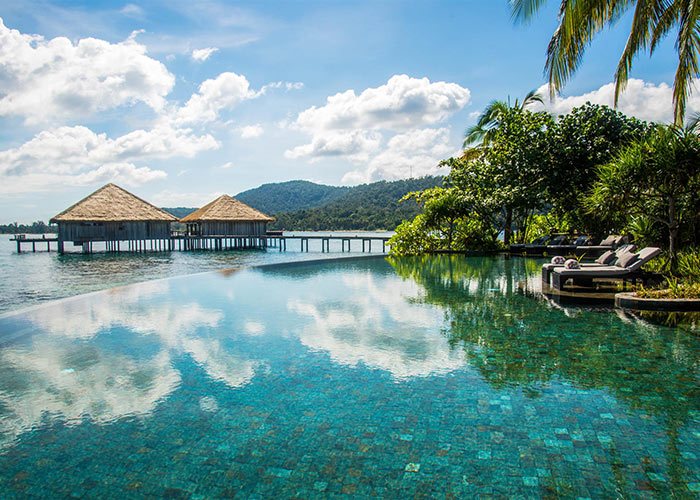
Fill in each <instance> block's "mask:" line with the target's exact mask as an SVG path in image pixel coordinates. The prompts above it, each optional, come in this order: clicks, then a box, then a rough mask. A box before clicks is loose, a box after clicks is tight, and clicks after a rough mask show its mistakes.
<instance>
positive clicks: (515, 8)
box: [508, 0, 547, 23]
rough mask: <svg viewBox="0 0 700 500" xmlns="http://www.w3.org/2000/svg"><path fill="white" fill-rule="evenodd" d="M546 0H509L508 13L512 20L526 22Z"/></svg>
mask: <svg viewBox="0 0 700 500" xmlns="http://www.w3.org/2000/svg"><path fill="white" fill-rule="evenodd" d="M546 2H547V0H510V1H509V2H508V3H510V13H511V17H512V18H513V20H515V21H518V22H523V23H524V22H528V21H529V20H530V19H532V17H533V16H534V15H535V14H536V13H537V12H538V11H539V10H540V8H541V7H542V6H543V5H544V4H545V3H546Z"/></svg>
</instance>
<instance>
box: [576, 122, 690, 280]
mask: <svg viewBox="0 0 700 500" xmlns="http://www.w3.org/2000/svg"><path fill="white" fill-rule="evenodd" d="M597 174H598V178H597V180H596V182H595V183H594V185H593V189H592V191H591V194H590V196H589V197H588V198H587V200H586V201H587V204H588V206H589V209H590V211H591V212H592V213H597V214H599V215H601V216H604V215H608V216H609V214H619V215H620V216H623V217H626V218H632V217H648V218H650V219H651V220H653V221H654V222H655V223H658V224H661V225H662V227H664V230H665V232H666V234H667V236H668V248H669V253H670V257H671V264H672V266H673V265H674V259H675V255H676V253H677V251H678V248H679V245H680V244H681V243H682V242H680V241H678V236H679V231H680V229H681V228H682V226H684V225H688V224H691V223H693V222H695V221H696V220H697V219H698V216H699V215H700V214H698V213H697V211H696V210H695V208H696V206H697V198H698V196H697V194H698V192H699V191H700V137H698V135H697V134H695V133H693V132H691V131H688V130H683V129H677V128H675V127H669V126H662V125H658V126H656V127H654V128H653V129H652V130H651V131H650V133H648V134H647V136H646V137H644V138H643V139H640V140H637V141H635V142H633V143H632V144H630V145H629V146H627V147H626V148H624V149H623V150H621V151H620V152H619V153H618V154H617V155H616V156H615V158H614V159H613V160H612V161H610V162H609V163H607V164H605V165H601V166H599V167H598V170H597Z"/></svg>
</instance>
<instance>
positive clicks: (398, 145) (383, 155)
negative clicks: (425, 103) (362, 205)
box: [342, 128, 456, 184]
mask: <svg viewBox="0 0 700 500" xmlns="http://www.w3.org/2000/svg"><path fill="white" fill-rule="evenodd" d="M455 153H456V148H455V147H454V145H452V144H450V130H449V129H448V128H439V129H435V128H425V129H416V130H411V131H409V132H406V133H403V134H397V135H395V136H394V137H392V138H391V139H389V141H387V144H386V146H385V147H384V148H382V151H381V152H380V153H379V154H377V155H376V156H374V157H373V158H372V160H371V161H370V162H369V163H368V164H367V165H366V167H364V168H362V169H358V170H353V171H350V172H348V173H347V174H345V175H344V176H343V179H342V182H343V183H346V184H360V183H366V182H374V181H377V180H380V179H386V180H396V179H405V178H407V177H421V176H424V175H435V174H437V173H439V168H438V163H439V162H440V160H441V159H443V158H447V157H449V156H452V155H453V154H455Z"/></svg>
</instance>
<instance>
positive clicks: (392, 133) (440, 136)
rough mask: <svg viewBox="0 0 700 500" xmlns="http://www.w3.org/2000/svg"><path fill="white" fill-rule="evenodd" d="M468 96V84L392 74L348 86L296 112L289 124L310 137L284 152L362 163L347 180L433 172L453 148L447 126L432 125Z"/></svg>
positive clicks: (289, 155) (291, 155) (290, 155)
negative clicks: (371, 84) (378, 81)
mask: <svg viewBox="0 0 700 500" xmlns="http://www.w3.org/2000/svg"><path fill="white" fill-rule="evenodd" d="M469 99H470V92H469V89H467V88H464V87H462V86H460V85H458V84H456V83H448V82H431V81H430V80H429V79H427V78H412V77H409V76H407V75H395V76H393V77H391V78H390V79H389V80H388V82H387V83H386V84H385V85H381V86H379V87H376V88H368V89H365V90H364V91H362V92H360V93H359V94H356V93H355V91H354V90H347V91H345V92H341V93H338V94H335V95H333V96H330V97H328V98H327V100H326V104H325V105H324V106H320V107H317V106H313V107H311V108H308V109H306V110H304V111H302V112H301V113H299V115H298V116H297V118H296V120H295V121H294V122H292V123H291V124H290V125H289V127H290V128H294V129H297V130H301V131H303V132H306V133H308V134H309V135H310V136H311V139H310V142H308V143H307V144H302V145H300V146H296V147H294V148H291V149H289V150H287V151H286V152H285V156H286V157H287V158H290V159H298V158H309V161H311V162H315V161H318V160H320V159H322V158H325V157H342V158H344V159H347V160H349V161H351V162H353V163H358V164H360V163H361V164H363V167H362V168H361V169H357V170H353V171H351V172H348V173H347V174H346V175H345V176H344V177H343V182H345V183H360V182H370V181H373V180H378V179H399V178H405V177H409V176H410V175H425V174H429V173H435V171H436V166H437V164H438V162H439V161H440V160H441V159H442V158H444V157H445V156H446V155H447V154H448V153H451V152H452V151H453V150H456V147H452V146H450V144H449V141H450V134H449V128H446V127H436V125H438V124H441V123H443V122H444V121H446V120H447V119H448V118H449V117H451V116H452V115H453V114H454V113H456V112H457V111H459V110H461V109H462V108H464V106H466V105H467V104H468V103H469Z"/></svg>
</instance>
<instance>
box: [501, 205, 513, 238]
mask: <svg viewBox="0 0 700 500" xmlns="http://www.w3.org/2000/svg"><path fill="white" fill-rule="evenodd" d="M512 226H513V209H512V208H511V207H507V208H506V226H505V228H504V229H503V244H504V245H506V246H508V245H510V236H511V231H512V230H513V227H512Z"/></svg>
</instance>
